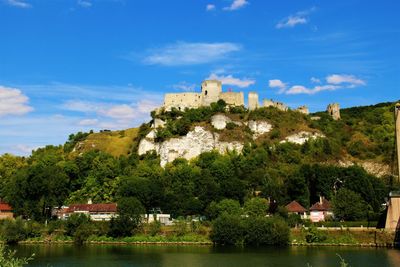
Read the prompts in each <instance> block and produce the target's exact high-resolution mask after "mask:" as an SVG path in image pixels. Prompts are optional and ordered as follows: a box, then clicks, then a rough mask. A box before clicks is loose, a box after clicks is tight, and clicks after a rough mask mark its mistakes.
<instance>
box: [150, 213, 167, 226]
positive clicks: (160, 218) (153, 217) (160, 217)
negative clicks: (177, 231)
mask: <svg viewBox="0 0 400 267" xmlns="http://www.w3.org/2000/svg"><path fill="white" fill-rule="evenodd" d="M144 221H145V222H146V223H152V222H154V221H157V222H160V223H161V224H162V225H172V224H173V222H172V219H171V214H164V213H159V214H145V215H144Z"/></svg>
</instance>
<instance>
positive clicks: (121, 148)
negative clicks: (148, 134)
mask: <svg viewBox="0 0 400 267" xmlns="http://www.w3.org/2000/svg"><path fill="white" fill-rule="evenodd" d="M137 134H138V128H130V129H126V130H122V131H110V132H104V131H103V132H100V133H92V134H90V135H89V136H88V137H86V139H85V140H84V141H82V142H79V143H78V144H77V146H76V151H75V152H74V153H83V152H87V151H90V150H95V149H96V150H100V151H103V152H106V153H109V154H111V155H113V156H115V157H118V156H122V155H124V156H126V155H128V154H129V153H130V151H131V148H132V145H133V142H134V139H135V137H136V136H137Z"/></svg>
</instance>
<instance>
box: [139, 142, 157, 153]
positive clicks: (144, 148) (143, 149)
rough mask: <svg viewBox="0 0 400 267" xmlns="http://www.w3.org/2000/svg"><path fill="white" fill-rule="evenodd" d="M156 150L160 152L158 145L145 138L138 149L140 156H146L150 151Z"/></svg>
mask: <svg viewBox="0 0 400 267" xmlns="http://www.w3.org/2000/svg"><path fill="white" fill-rule="evenodd" d="M152 150H155V151H156V152H157V150H158V145H157V144H156V143H154V141H153V140H149V139H147V138H143V139H142V140H140V142H139V147H138V154H139V155H144V154H146V153H147V152H148V151H152Z"/></svg>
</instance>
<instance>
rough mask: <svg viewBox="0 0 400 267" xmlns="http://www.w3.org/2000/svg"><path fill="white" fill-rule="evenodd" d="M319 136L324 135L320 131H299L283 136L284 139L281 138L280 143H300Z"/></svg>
mask: <svg viewBox="0 0 400 267" xmlns="http://www.w3.org/2000/svg"><path fill="white" fill-rule="evenodd" d="M320 137H325V135H323V134H320V133H311V132H306V131H301V132H298V133H296V134H293V135H289V136H288V137H286V138H285V140H282V141H281V143H284V142H290V143H294V144H298V145H302V144H304V143H305V142H306V141H308V140H310V139H317V138H320Z"/></svg>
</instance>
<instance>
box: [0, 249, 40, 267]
mask: <svg viewBox="0 0 400 267" xmlns="http://www.w3.org/2000/svg"><path fill="white" fill-rule="evenodd" d="M15 253H16V251H15V250H14V251H10V250H7V249H6V248H5V246H4V245H3V244H1V243H0V266H1V267H20V266H24V265H27V264H28V262H29V261H31V260H33V257H34V256H35V254H32V256H31V257H29V258H16V257H15Z"/></svg>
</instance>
